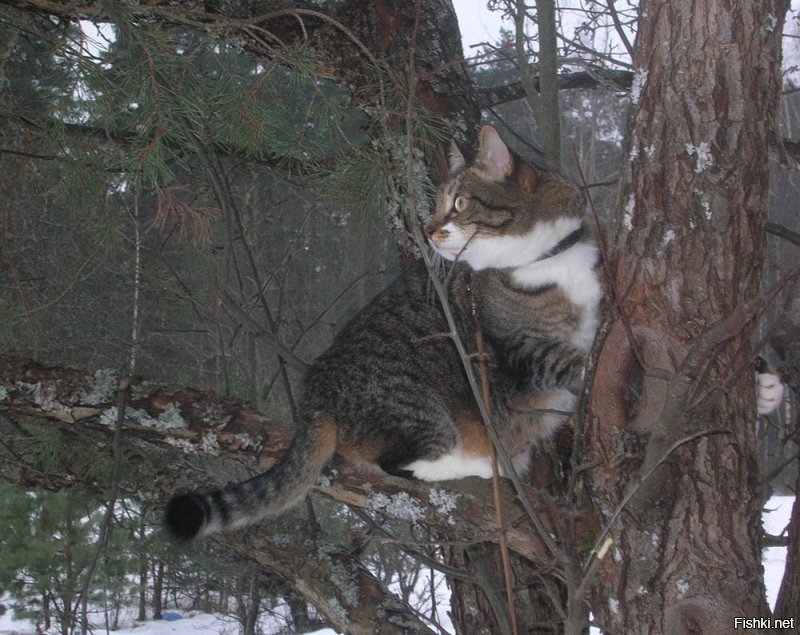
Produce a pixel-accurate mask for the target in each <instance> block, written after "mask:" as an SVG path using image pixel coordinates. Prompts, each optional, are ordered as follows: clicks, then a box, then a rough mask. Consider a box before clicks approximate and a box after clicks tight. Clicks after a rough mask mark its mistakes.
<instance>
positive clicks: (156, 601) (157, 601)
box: [153, 560, 164, 620]
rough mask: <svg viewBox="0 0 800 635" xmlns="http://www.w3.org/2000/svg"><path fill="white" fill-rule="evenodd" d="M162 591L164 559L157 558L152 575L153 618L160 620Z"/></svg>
mask: <svg viewBox="0 0 800 635" xmlns="http://www.w3.org/2000/svg"><path fill="white" fill-rule="evenodd" d="M163 593H164V561H163V560H159V561H158V562H157V563H156V572H155V575H154V576H153V619H154V620H160V619H161V614H162V612H163V610H164V609H163V606H164V605H163V599H162V595H163Z"/></svg>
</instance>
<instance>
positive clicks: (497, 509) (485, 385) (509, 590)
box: [474, 316, 519, 635]
mask: <svg viewBox="0 0 800 635" xmlns="http://www.w3.org/2000/svg"><path fill="white" fill-rule="evenodd" d="M474 317H475V343H476V344H477V347H478V367H479V368H480V374H481V391H482V392H483V402H484V403H485V404H486V410H487V412H488V415H489V417H490V418H491V416H492V402H491V399H490V394H489V371H488V369H487V368H486V355H485V353H486V349H485V347H484V344H483V332H482V331H481V328H480V325H479V324H478V321H477V320H478V318H477V316H474ZM491 445H492V494H493V496H494V518H495V523H496V524H497V527H498V528H500V527H503V525H504V524H505V522H504V521H503V506H502V499H501V496H500V469H499V468H498V465H497V448H496V447H495V446H494V443H492V444H491ZM499 539H500V558H501V559H502V561H503V579H504V581H505V585H506V602H507V603H508V613H509V618H510V619H511V633H512V634H513V635H517V634H518V633H519V631H518V630H517V628H518V627H517V612H516V610H515V609H514V583H513V580H512V577H511V557H510V556H509V553H508V535H507V534H506V532H505V531H501V532H500V535H499Z"/></svg>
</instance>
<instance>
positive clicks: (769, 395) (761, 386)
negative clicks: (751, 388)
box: [756, 358, 784, 415]
mask: <svg viewBox="0 0 800 635" xmlns="http://www.w3.org/2000/svg"><path fill="white" fill-rule="evenodd" d="M783 391H784V386H783V382H782V381H781V378H780V377H779V376H778V375H776V374H775V373H774V372H772V369H771V368H769V366H767V364H766V363H765V362H764V360H762V359H760V358H759V360H758V363H757V364H756V403H757V406H758V414H760V415H766V414H769V413H770V412H773V411H774V410H776V409H777V408H778V406H780V405H781V402H782V401H783Z"/></svg>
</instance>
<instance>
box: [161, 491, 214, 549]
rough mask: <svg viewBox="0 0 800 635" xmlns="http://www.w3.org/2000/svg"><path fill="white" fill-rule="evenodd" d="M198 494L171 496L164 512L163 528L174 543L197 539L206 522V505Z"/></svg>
mask: <svg viewBox="0 0 800 635" xmlns="http://www.w3.org/2000/svg"><path fill="white" fill-rule="evenodd" d="M204 503H205V501H204V500H203V497H202V496H200V495H198V494H178V495H177V496H173V497H172V498H171V499H170V501H169V503H167V509H166V511H165V512H164V527H165V529H166V530H167V533H168V534H169V536H170V538H172V540H174V541H175V542H189V541H191V540H194V539H195V538H196V537H197V534H198V533H200V530H201V529H202V528H203V525H204V524H205V522H206V505H205V504H204Z"/></svg>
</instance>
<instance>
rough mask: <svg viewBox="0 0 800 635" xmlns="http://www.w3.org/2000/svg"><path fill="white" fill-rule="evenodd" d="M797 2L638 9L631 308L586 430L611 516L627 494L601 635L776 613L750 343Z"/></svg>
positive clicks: (620, 313)
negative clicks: (772, 152)
mask: <svg viewBox="0 0 800 635" xmlns="http://www.w3.org/2000/svg"><path fill="white" fill-rule="evenodd" d="M786 9H787V3H785V2H782V1H777V0H775V1H772V0H770V1H759V2H723V1H721V0H709V1H708V2H703V3H697V2H689V1H688V0H687V1H678V2H675V1H672V2H665V1H663V0H649V1H646V2H642V4H641V7H640V11H641V15H642V16H646V19H645V18H642V19H640V23H639V33H638V36H637V40H636V45H635V58H634V63H635V68H636V69H637V70H636V78H635V79H634V91H633V101H634V109H633V113H632V122H631V129H630V130H631V131H630V137H629V151H628V153H627V155H626V156H627V157H628V161H626V163H625V165H624V166H623V171H622V183H621V189H620V198H619V209H620V212H619V214H620V221H621V222H620V232H619V235H618V236H617V241H616V243H617V245H616V246H617V250H616V251H617V253H616V271H615V275H614V278H613V280H612V283H613V286H614V287H615V289H616V292H617V294H618V296H619V297H618V303H619V304H618V306H617V307H616V311H615V314H614V317H613V319H612V321H611V323H610V325H609V330H608V335H607V337H606V339H605V342H604V344H603V346H602V349H601V351H600V352H599V355H598V360H597V368H598V371H597V373H596V375H595V377H594V383H593V387H592V395H593V397H592V401H591V404H590V409H589V416H588V418H587V424H586V426H587V427H586V430H585V434H584V443H585V450H586V452H587V454H588V456H586V457H585V460H586V462H587V463H589V464H593V465H596V467H594V468H593V469H592V470H590V472H589V473H588V479H587V485H588V490H589V492H590V493H591V498H592V501H593V504H594V507H595V509H596V510H597V511H598V512H599V513H600V515H601V516H602V518H603V520H604V521H605V522H609V521H610V520H611V518H612V515H613V512H614V510H615V509H617V508H618V506H620V504H621V502H622V500H623V498H624V497H625V496H626V495H630V499H629V500H628V501H627V504H625V505H624V509H623V510H622V512H621V514H620V515H619V516H618V520H617V522H616V523H615V524H614V525H613V527H612V529H611V532H610V537H611V538H612V539H613V545H612V546H611V549H610V551H609V553H608V554H607V556H606V557H605V559H604V560H603V561H602V564H601V566H600V575H599V580H598V582H597V585H596V588H595V592H594V598H593V610H594V614H595V616H596V617H597V618H598V620H599V621H600V623H601V625H602V627H603V628H604V630H606V631H607V632H613V633H645V632H664V633H685V632H704V633H721V632H728V631H731V630H732V629H733V617H735V616H754V617H755V616H763V615H767V614H768V612H769V611H768V608H767V605H766V601H765V599H764V589H763V582H762V576H761V564H760V550H759V547H760V508H761V503H762V501H763V496H764V490H763V487H762V484H761V483H760V481H759V477H758V466H757V464H756V455H755V443H754V430H753V428H754V426H753V420H754V418H755V408H754V405H753V391H752V371H751V364H752V351H751V349H750V346H749V338H750V335H751V333H752V329H753V326H754V318H755V316H756V313H757V310H758V308H759V306H760V302H759V300H758V289H759V283H760V280H761V271H762V261H763V251H764V241H765V232H764V226H765V222H766V218H767V195H768V185H769V183H768V177H769V175H768V166H767V163H768V161H767V152H768V147H769V141H770V137H771V135H772V134H773V132H774V127H773V126H774V123H775V117H776V113H777V102H778V96H779V91H780V81H781V77H780V50H781V49H780V33H781V29H782V24H783V17H784V14H785V12H786ZM645 476H649V478H647V479H646V480H645V481H644V482H641V481H642V479H643V478H644V477H645Z"/></svg>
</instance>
